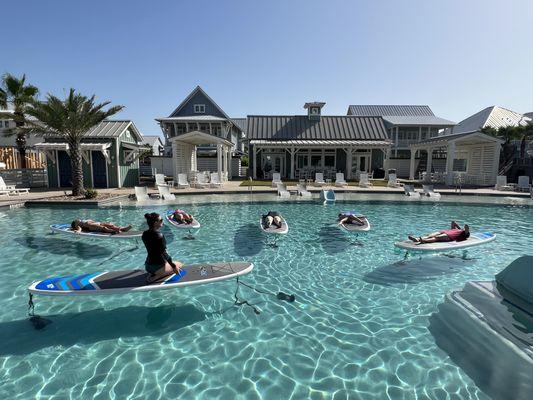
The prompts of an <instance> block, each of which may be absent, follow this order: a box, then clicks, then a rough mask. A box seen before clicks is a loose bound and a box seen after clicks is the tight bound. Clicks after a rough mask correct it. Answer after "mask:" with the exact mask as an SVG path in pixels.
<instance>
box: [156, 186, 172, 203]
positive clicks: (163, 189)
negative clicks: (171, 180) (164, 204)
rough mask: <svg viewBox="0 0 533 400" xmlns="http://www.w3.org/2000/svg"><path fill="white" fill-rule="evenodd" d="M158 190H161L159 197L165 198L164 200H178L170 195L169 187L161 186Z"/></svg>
mask: <svg viewBox="0 0 533 400" xmlns="http://www.w3.org/2000/svg"><path fill="white" fill-rule="evenodd" d="M157 190H159V195H160V196H161V197H162V198H163V200H175V199H176V196H174V195H173V194H172V193H170V188H169V187H168V186H167V185H160V186H158V187H157Z"/></svg>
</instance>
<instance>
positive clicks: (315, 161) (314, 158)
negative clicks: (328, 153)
mask: <svg viewBox="0 0 533 400" xmlns="http://www.w3.org/2000/svg"><path fill="white" fill-rule="evenodd" d="M321 164H322V156H321V155H314V154H312V155H311V166H312V167H321V166H322V165H321Z"/></svg>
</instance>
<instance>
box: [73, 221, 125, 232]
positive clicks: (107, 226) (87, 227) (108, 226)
mask: <svg viewBox="0 0 533 400" xmlns="http://www.w3.org/2000/svg"><path fill="white" fill-rule="evenodd" d="M70 227H71V229H72V230H73V231H74V232H77V233H80V232H104V233H119V232H127V231H129V230H130V229H131V225H128V226H124V227H120V226H118V225H115V224H113V223H111V222H97V221H93V220H92V219H75V220H74V221H72V223H71V224H70Z"/></svg>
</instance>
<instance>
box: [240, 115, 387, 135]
mask: <svg viewBox="0 0 533 400" xmlns="http://www.w3.org/2000/svg"><path fill="white" fill-rule="evenodd" d="M247 139H250V140H252V139H268V140H388V136H387V131H386V129H385V124H384V123H383V119H382V118H381V117H352V116H344V115H343V116H324V115H323V116H321V117H320V119H319V120H311V119H309V117H308V116H307V115H293V116H290V115H282V116H272V115H268V116H261V115H249V116H248V125H247Z"/></svg>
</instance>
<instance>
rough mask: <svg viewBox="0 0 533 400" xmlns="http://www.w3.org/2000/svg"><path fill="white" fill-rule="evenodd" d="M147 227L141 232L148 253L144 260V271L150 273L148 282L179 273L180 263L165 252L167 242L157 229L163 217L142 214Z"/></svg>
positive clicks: (156, 214) (153, 214) (161, 223)
mask: <svg viewBox="0 0 533 400" xmlns="http://www.w3.org/2000/svg"><path fill="white" fill-rule="evenodd" d="M144 218H146V223H147V224H148V229H147V230H146V231H144V232H143V235H142V240H143V243H144V246H145V247H146V251H147V253H148V255H147V256H146V261H145V262H144V267H145V269H146V272H148V273H149V274H150V275H149V276H148V278H147V282H148V283H152V282H155V281H157V280H159V279H161V278H164V277H165V276H168V275H172V274H179V273H180V272H181V268H180V267H181V266H182V264H181V263H180V262H176V263H174V262H173V261H172V258H171V257H170V255H169V254H168V253H167V242H166V240H165V237H164V236H163V234H162V233H161V232H160V231H159V230H160V229H161V226H163V218H161V216H160V215H159V214H158V213H148V214H144Z"/></svg>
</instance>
